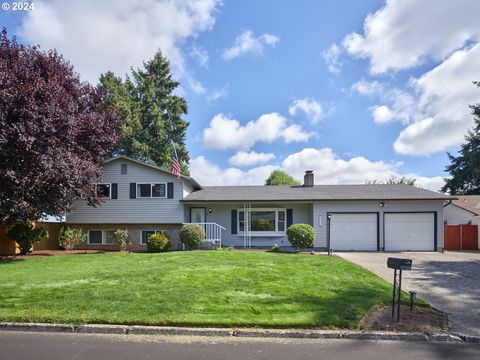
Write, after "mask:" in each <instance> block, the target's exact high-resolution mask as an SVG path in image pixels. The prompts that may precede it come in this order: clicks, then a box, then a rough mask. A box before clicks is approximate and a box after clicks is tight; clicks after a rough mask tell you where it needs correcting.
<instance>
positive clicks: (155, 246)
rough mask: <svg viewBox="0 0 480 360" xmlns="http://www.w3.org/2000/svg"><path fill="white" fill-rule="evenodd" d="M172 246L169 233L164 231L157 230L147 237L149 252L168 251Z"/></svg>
mask: <svg viewBox="0 0 480 360" xmlns="http://www.w3.org/2000/svg"><path fill="white" fill-rule="evenodd" d="M170 246H171V243H170V239H169V238H168V235H167V234H166V233H164V232H163V231H157V232H156V233H155V234H152V235H150V236H149V237H148V239H147V249H148V252H163V251H167V250H168V249H169V248H170Z"/></svg>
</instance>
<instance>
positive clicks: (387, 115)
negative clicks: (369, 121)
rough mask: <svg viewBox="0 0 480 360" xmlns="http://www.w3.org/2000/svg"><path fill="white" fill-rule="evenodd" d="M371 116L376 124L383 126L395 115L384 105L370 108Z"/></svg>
mask: <svg viewBox="0 0 480 360" xmlns="http://www.w3.org/2000/svg"><path fill="white" fill-rule="evenodd" d="M372 116H373V120H374V121H375V122H376V123H377V124H383V123H386V122H389V121H391V120H393V119H394V118H395V114H394V113H393V112H392V110H390V108H389V107H388V106H386V105H381V106H374V107H373V108H372Z"/></svg>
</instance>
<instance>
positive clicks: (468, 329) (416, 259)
mask: <svg viewBox="0 0 480 360" xmlns="http://www.w3.org/2000/svg"><path fill="white" fill-rule="evenodd" d="M335 254H336V255H338V256H340V257H342V258H344V259H346V260H348V261H351V262H353V263H356V264H358V265H360V266H363V267H364V268H366V269H368V270H370V271H371V272H373V273H375V274H377V275H378V276H380V277H381V278H383V279H385V280H387V281H389V282H390V283H392V282H393V270H392V269H388V268H387V258H388V257H390V256H392V257H405V258H409V259H412V260H413V264H412V271H404V272H403V280H402V290H405V291H408V290H413V291H417V293H418V296H419V297H421V298H423V299H425V300H427V301H428V302H429V303H430V304H432V305H433V306H434V307H436V308H438V309H440V310H442V311H444V312H447V313H448V314H449V320H450V326H451V328H452V330H453V331H456V332H460V333H464V334H469V335H476V336H480V252H454V251H447V252H445V253H443V254H441V253H420V252H405V253H366V252H363V253H360V252H350V253H335Z"/></svg>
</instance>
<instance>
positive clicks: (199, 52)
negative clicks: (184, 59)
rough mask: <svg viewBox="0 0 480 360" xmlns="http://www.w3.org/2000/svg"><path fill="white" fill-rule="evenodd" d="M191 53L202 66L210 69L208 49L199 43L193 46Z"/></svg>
mask: <svg viewBox="0 0 480 360" xmlns="http://www.w3.org/2000/svg"><path fill="white" fill-rule="evenodd" d="M189 54H190V56H191V57H192V58H194V59H196V60H197V61H198V64H199V65H200V66H201V67H203V68H205V69H208V60H209V56H208V51H207V50H206V49H205V48H203V47H201V46H198V45H195V46H192V47H191V48H190V53H189Z"/></svg>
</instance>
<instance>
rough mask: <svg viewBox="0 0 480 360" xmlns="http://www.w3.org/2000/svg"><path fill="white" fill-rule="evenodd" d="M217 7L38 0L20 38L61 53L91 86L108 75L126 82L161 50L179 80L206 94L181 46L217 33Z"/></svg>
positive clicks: (150, 0)
mask: <svg viewBox="0 0 480 360" xmlns="http://www.w3.org/2000/svg"><path fill="white" fill-rule="evenodd" d="M219 5H220V0H198V1H197V0H184V1H167V0H145V1H132V0H107V1H97V0H77V1H62V0H52V1H48V2H47V1H42V0H38V1H35V11H28V12H27V13H26V14H25V17H24V18H23V19H22V23H21V26H20V36H21V37H22V38H23V39H25V40H26V41H28V42H29V43H33V44H40V45H41V46H42V47H43V48H56V49H58V51H59V52H60V53H62V54H63V55H64V56H65V58H66V59H68V60H69V61H70V62H71V63H72V64H73V65H74V67H75V70H76V71H77V72H79V73H80V74H81V77H82V79H84V80H87V81H90V82H91V83H93V84H96V83H97V81H98V78H99V75H100V74H101V73H104V72H106V71H108V70H111V71H113V72H115V73H116V74H117V75H119V76H123V75H124V74H125V73H127V72H128V71H129V69H130V67H131V66H133V67H134V68H135V67H139V66H141V65H142V62H143V61H145V60H148V59H151V58H152V56H153V55H154V53H155V52H156V51H157V49H160V50H161V51H162V53H163V54H164V55H165V56H166V57H167V58H168V59H169V60H170V62H171V63H172V66H173V70H174V72H175V73H176V76H178V77H181V78H186V80H187V82H188V83H189V85H190V86H191V87H192V89H193V91H194V92H196V93H204V92H205V89H204V88H203V86H202V85H201V84H200V83H199V82H198V81H195V80H194V79H193V78H192V76H191V75H190V74H189V73H188V70H187V69H186V65H185V58H184V57H185V56H184V51H183V50H182V46H183V44H184V42H185V41H186V40H187V39H192V38H195V37H197V36H198V35H199V34H200V33H201V32H203V31H207V30H210V29H211V28H212V27H213V25H214V23H215V14H216V9H217V8H218V7H219Z"/></svg>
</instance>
